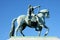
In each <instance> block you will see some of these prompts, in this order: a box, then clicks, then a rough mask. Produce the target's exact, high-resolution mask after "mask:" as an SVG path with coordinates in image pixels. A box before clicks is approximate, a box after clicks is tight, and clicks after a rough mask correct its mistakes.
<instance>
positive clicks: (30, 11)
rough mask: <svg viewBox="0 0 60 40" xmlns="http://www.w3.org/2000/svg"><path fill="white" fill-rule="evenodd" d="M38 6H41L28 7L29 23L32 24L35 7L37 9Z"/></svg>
mask: <svg viewBox="0 0 60 40" xmlns="http://www.w3.org/2000/svg"><path fill="white" fill-rule="evenodd" d="M36 8H40V6H35V7H33V6H31V5H29V7H28V11H27V13H28V19H29V20H28V22H29V24H31V18H32V16H34V9H36Z"/></svg>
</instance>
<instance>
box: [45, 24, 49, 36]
mask: <svg viewBox="0 0 60 40" xmlns="http://www.w3.org/2000/svg"><path fill="white" fill-rule="evenodd" d="M44 28H46V32H45V35H44V36H47V34H48V32H49V28H48V27H47V26H46V25H44Z"/></svg>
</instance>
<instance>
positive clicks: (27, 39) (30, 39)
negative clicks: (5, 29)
mask: <svg viewBox="0 0 60 40" xmlns="http://www.w3.org/2000/svg"><path fill="white" fill-rule="evenodd" d="M8 40H60V39H59V38H57V37H11V38H10V39H8Z"/></svg>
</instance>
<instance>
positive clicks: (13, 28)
mask: <svg viewBox="0 0 60 40" xmlns="http://www.w3.org/2000/svg"><path fill="white" fill-rule="evenodd" d="M16 20H17V18H14V19H13V20H12V28H11V31H10V37H12V36H14V32H15V21H16Z"/></svg>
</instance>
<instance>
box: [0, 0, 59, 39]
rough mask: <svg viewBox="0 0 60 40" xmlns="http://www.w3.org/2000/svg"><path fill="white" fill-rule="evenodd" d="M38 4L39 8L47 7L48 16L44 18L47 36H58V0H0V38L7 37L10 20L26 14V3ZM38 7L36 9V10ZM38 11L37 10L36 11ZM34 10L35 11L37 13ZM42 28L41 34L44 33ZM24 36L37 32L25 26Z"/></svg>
mask: <svg viewBox="0 0 60 40" xmlns="http://www.w3.org/2000/svg"><path fill="white" fill-rule="evenodd" d="M29 4H31V5H32V6H37V5H40V6H41V7H40V10H41V9H48V10H49V12H50V18H49V19H47V18H46V25H47V26H48V27H49V29H50V31H49V34H48V36H54V37H60V31H59V30H60V18H59V17H60V1H59V0H0V39H1V40H6V39H8V38H9V32H10V29H11V21H12V19H13V18H17V17H18V16H19V15H26V14H27V9H28V5H29ZM37 10H38V9H36V11H37ZM37 12H38V11H37ZM37 12H36V13H37ZM44 30H45V29H43V30H42V34H41V36H43V34H44ZM23 32H24V34H25V35H26V36H37V35H38V33H37V32H36V31H35V30H34V29H33V28H29V27H27V28H26V29H25V30H24V31H23Z"/></svg>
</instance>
